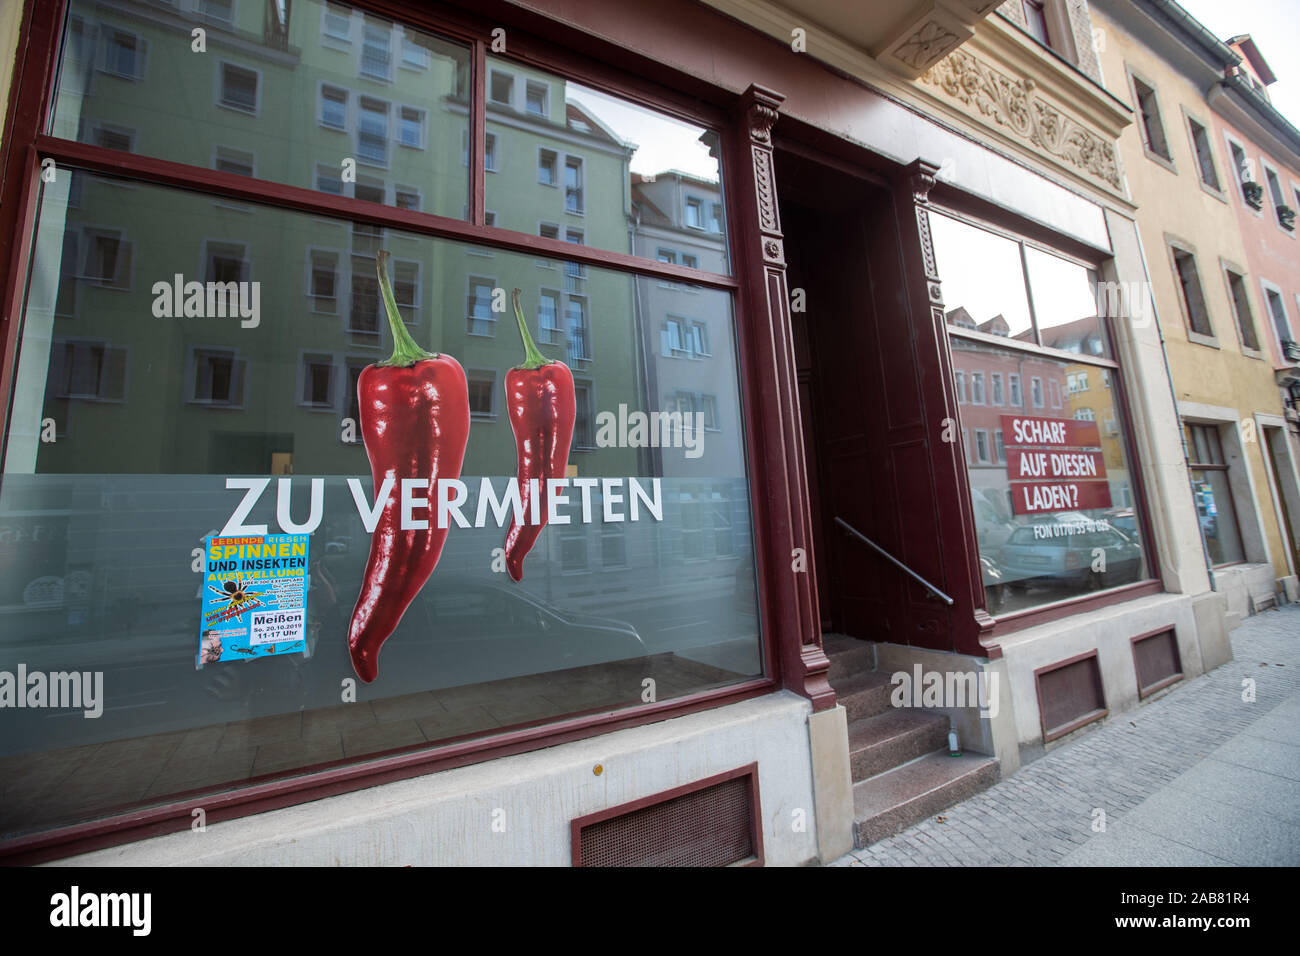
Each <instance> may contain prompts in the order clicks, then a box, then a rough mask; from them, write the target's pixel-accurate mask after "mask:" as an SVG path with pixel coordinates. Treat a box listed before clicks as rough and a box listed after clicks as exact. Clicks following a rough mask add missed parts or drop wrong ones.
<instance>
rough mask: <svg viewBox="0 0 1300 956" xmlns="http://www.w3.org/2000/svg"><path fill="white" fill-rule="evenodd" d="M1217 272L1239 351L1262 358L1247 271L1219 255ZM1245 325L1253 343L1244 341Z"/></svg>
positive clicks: (1262, 351)
mask: <svg viewBox="0 0 1300 956" xmlns="http://www.w3.org/2000/svg"><path fill="white" fill-rule="evenodd" d="M1219 274H1220V275H1221V276H1222V277H1223V284H1224V291H1225V292H1226V293H1227V296H1228V310H1229V311H1230V312H1231V313H1232V325H1233V328H1235V329H1236V331H1237V344H1238V345H1239V346H1240V347H1241V353H1242V354H1243V355H1246V356H1249V357H1250V358H1253V359H1260V360H1263V358H1264V350H1263V349H1262V348H1260V339H1259V323H1258V322H1256V321H1255V308H1254V306H1252V305H1251V304H1250V280H1249V278H1248V275H1249V274H1248V273H1247V272H1246V270H1245V269H1243V268H1241V266H1239V265H1237V263H1235V262H1233V261H1231V260H1229V259H1225V258H1224V257H1223V256H1219ZM1234 277H1236V279H1237V283H1236V284H1235V285H1234V283H1233V278H1234ZM1238 286H1239V287H1240V289H1241V294H1242V298H1243V299H1244V300H1245V305H1246V316H1245V322H1244V323H1243V318H1242V315H1241V310H1240V309H1239V308H1238V307H1237V293H1236V289H1237V287H1238ZM1246 326H1249V329H1250V335H1251V336H1252V337H1253V338H1254V339H1255V344H1254V345H1253V346H1252V345H1249V344H1248V343H1247V342H1246V335H1245V331H1246Z"/></svg>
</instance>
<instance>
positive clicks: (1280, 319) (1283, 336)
mask: <svg viewBox="0 0 1300 956" xmlns="http://www.w3.org/2000/svg"><path fill="white" fill-rule="evenodd" d="M1264 298H1265V299H1266V300H1267V301H1268V314H1269V316H1270V317H1271V318H1272V319H1273V331H1274V332H1275V333H1277V341H1278V345H1279V346H1280V347H1281V349H1282V355H1283V357H1284V358H1285V357H1287V355H1286V353H1287V349H1288V346H1289V345H1293V344H1294V342H1295V339H1294V337H1293V336H1292V335H1291V321H1290V319H1288V318H1287V314H1286V303H1285V302H1284V301H1283V300H1282V293H1281V291H1279V290H1278V288H1277V287H1276V286H1268V285H1266V286H1264Z"/></svg>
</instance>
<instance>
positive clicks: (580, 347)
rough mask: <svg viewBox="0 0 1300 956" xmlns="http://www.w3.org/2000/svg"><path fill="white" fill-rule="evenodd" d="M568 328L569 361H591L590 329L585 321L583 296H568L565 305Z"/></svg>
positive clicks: (584, 298) (585, 303) (585, 313)
mask: <svg viewBox="0 0 1300 956" xmlns="http://www.w3.org/2000/svg"><path fill="white" fill-rule="evenodd" d="M565 308H566V310H567V316H568V326H569V360H570V361H571V362H587V361H590V360H591V343H590V341H589V339H590V338H591V328H590V323H589V322H588V321H587V299H586V297H585V296H580V295H570V296H568V301H567V302H566V303H565Z"/></svg>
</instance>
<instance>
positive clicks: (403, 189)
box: [393, 186, 492, 226]
mask: <svg viewBox="0 0 1300 956" xmlns="http://www.w3.org/2000/svg"><path fill="white" fill-rule="evenodd" d="M393 205H394V206H396V207H397V208H398V209H409V210H410V211H411V212H419V211H420V190H418V189H416V188H415V187H414V186H394V187H393ZM487 225H489V226H490V225H492V223H490V222H489V223H487Z"/></svg>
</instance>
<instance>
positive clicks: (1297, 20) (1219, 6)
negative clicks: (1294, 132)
mask: <svg viewBox="0 0 1300 956" xmlns="http://www.w3.org/2000/svg"><path fill="white" fill-rule="evenodd" d="M1178 3H1179V4H1180V5H1181V6H1182V8H1183V9H1184V10H1186V11H1187V12H1188V13H1190V14H1191V15H1192V16H1194V17H1195V18H1196V19H1197V20H1200V21H1201V23H1202V24H1203V25H1204V26H1205V28H1206V29H1207V30H1209V31H1210V32H1211V33H1213V34H1214V35H1215V36H1217V37H1218V38H1219V39H1220V40H1226V39H1228V38H1229V37H1234V36H1237V35H1238V34H1242V33H1249V34H1250V35H1251V38H1252V39H1253V40H1254V41H1255V46H1257V47H1259V52H1260V53H1262V54H1263V55H1264V59H1265V60H1266V61H1267V62H1268V65H1269V68H1270V69H1271V70H1272V71H1273V72H1274V73H1275V74H1276V75H1277V82H1276V83H1274V84H1273V85H1272V86H1270V87H1269V88H1268V95H1269V99H1270V100H1271V101H1272V103H1273V105H1274V106H1275V107H1277V109H1278V110H1279V111H1280V112H1281V113H1282V115H1283V116H1285V117H1286V118H1287V119H1288V120H1290V121H1291V125H1293V126H1300V65H1298V64H1297V60H1296V54H1295V51H1296V50H1297V49H1300V0H1178Z"/></svg>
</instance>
